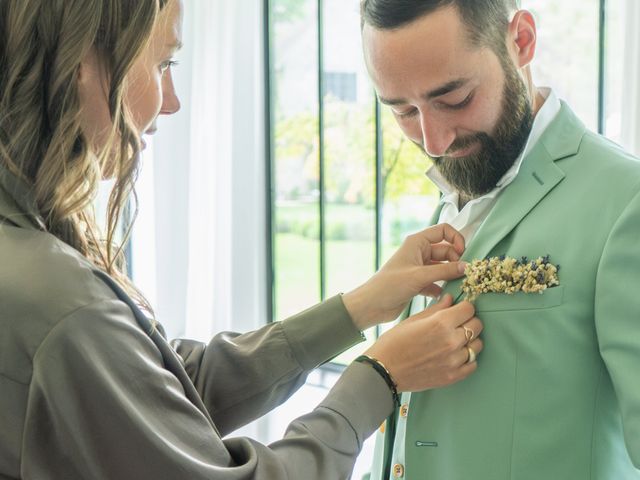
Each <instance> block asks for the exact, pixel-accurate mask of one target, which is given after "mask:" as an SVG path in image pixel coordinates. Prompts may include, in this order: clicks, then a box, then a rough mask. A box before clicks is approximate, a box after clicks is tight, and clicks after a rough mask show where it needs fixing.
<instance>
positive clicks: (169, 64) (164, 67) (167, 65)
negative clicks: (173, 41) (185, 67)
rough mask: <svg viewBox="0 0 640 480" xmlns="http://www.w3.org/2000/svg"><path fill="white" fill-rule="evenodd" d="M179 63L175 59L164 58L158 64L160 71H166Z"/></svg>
mask: <svg viewBox="0 0 640 480" xmlns="http://www.w3.org/2000/svg"><path fill="white" fill-rule="evenodd" d="M179 64H180V63H179V62H178V61H176V60H166V61H164V62H162V63H161V64H160V71H161V72H162V73H164V72H166V71H167V70H169V69H170V68H172V67H175V66H177V65H179Z"/></svg>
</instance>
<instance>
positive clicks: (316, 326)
mask: <svg viewBox="0 0 640 480" xmlns="http://www.w3.org/2000/svg"><path fill="white" fill-rule="evenodd" d="M361 340H363V336H362V334H361V333H360V331H359V330H357V329H356V328H355V326H354V324H353V322H352V320H351V318H350V316H349V314H348V312H347V310H346V308H345V307H344V304H343V302H342V297H340V296H339V295H338V296H335V297H333V298H330V299H328V300H326V301H325V302H323V303H321V304H319V305H316V306H314V307H312V308H310V309H308V310H306V311H304V312H302V313H300V314H298V315H296V316H294V317H291V318H289V319H287V320H285V321H283V322H276V323H272V324H270V325H267V326H266V327H263V328H261V329H259V330H257V331H254V332H250V333H246V334H243V335H239V334H236V333H223V334H220V335H217V336H216V337H214V338H213V340H212V341H211V342H209V343H208V344H204V343H200V342H194V341H191V340H174V341H173V342H172V345H173V347H174V348H175V349H176V351H177V352H178V354H179V355H180V357H181V358H182V359H183V361H184V367H185V369H186V371H187V373H188V374H189V377H190V378H191V380H192V382H193V383H194V385H195V386H196V389H197V390H198V393H199V394H200V397H201V398H202V400H203V402H204V404H205V406H206V407H207V410H208V411H209V414H210V415H211V417H212V418H213V420H214V422H215V424H216V426H217V427H218V429H219V430H220V432H221V433H222V434H223V435H225V434H227V433H229V432H232V431H233V430H235V429H237V428H238V427H240V426H243V425H246V424H247V423H249V422H251V421H253V420H255V419H256V418H259V417H261V416H262V415H264V414H265V413H267V412H269V411H271V410H272V409H273V408H275V407H276V406H278V405H280V404H281V403H282V402H283V401H285V400H286V399H287V398H289V397H290V396H291V394H293V393H294V392H295V391H296V390H297V389H298V388H299V387H300V386H301V385H302V384H303V383H304V382H305V379H306V377H307V374H308V373H309V371H311V370H312V369H314V368H316V367H317V366H318V365H320V364H322V363H324V362H326V361H327V360H329V359H331V358H333V357H334V356H335V355H337V354H338V353H340V352H342V351H344V350H346V349H347V348H349V347H351V346H352V345H354V344H356V343H357V342H359V341H361ZM221 385H224V389H221V388H220V386H221Z"/></svg>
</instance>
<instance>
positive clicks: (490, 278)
mask: <svg viewBox="0 0 640 480" xmlns="http://www.w3.org/2000/svg"><path fill="white" fill-rule="evenodd" d="M559 270H560V265H554V264H552V263H551V262H549V255H547V256H545V257H539V258H538V259H536V260H529V259H527V257H522V258H521V259H519V260H517V259H515V258H511V257H507V256H505V255H502V256H500V257H491V258H489V257H487V258H485V259H484V260H474V261H473V262H471V263H469V264H468V265H467V268H466V270H465V272H464V273H465V275H466V278H465V279H464V282H463V284H462V291H463V292H464V294H465V298H466V299H467V300H469V301H471V302H472V301H474V300H475V299H476V298H478V295H480V294H483V293H507V294H513V293H516V292H525V293H543V292H544V291H545V290H546V289H547V288H549V287H554V286H556V285H560V281H559V280H558V271H559Z"/></svg>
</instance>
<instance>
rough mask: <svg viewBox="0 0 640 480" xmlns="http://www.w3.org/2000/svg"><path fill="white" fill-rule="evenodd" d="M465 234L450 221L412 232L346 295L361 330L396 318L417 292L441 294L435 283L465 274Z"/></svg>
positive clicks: (350, 310)
mask: <svg viewBox="0 0 640 480" xmlns="http://www.w3.org/2000/svg"><path fill="white" fill-rule="evenodd" d="M463 252H464V237H463V236H462V235H461V234H460V233H459V232H458V231H457V230H455V229H454V228H453V227H452V226H450V225H447V224H441V225H436V226H434V227H430V228H427V229H426V230H423V231H422V232H419V233H416V234H413V235H410V236H409V237H407V239H406V240H405V241H404V243H403V244H402V246H401V247H400V249H398V251H397V252H396V253H395V254H394V255H393V256H392V257H391V258H390V259H389V261H388V262H387V263H386V264H385V265H384V266H383V267H382V268H381V269H380V270H379V271H378V272H377V273H376V274H375V275H374V276H373V277H371V278H370V279H369V280H368V281H367V282H366V283H364V284H363V285H361V286H360V287H358V288H356V289H355V290H353V291H351V292H349V293H346V294H344V295H343V297H342V298H343V300H344V304H345V306H346V307H347V310H348V311H349V314H350V315H351V318H352V319H353V321H354V323H355V324H356V326H357V327H358V328H359V329H360V330H365V329H367V328H369V327H372V326H374V325H377V324H379V323H383V322H389V321H391V320H395V319H396V318H397V317H398V315H400V313H401V312H402V310H404V308H405V307H406V306H407V304H408V303H409V301H410V300H411V299H412V298H413V297H415V296H416V295H426V296H430V297H437V296H438V295H440V294H441V293H442V289H441V288H440V287H439V286H437V285H436V284H435V282H437V281H440V280H453V279H456V278H459V277H461V276H462V275H463V274H464V269H465V266H466V264H464V263H462V262H459V261H458V260H460V256H461V255H462V253H463Z"/></svg>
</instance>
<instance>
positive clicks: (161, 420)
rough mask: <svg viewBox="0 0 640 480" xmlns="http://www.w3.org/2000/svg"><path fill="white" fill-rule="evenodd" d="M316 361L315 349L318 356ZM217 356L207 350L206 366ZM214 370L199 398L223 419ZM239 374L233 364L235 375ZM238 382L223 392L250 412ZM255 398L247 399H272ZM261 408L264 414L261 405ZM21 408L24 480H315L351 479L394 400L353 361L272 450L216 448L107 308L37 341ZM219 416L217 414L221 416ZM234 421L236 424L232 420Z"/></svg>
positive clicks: (166, 376) (149, 351)
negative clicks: (358, 458) (214, 407)
mask: <svg viewBox="0 0 640 480" xmlns="http://www.w3.org/2000/svg"><path fill="white" fill-rule="evenodd" d="M294 327H296V326H294ZM269 328H271V329H280V330H281V331H280V332H279V333H276V334H275V336H276V337H278V336H282V335H284V336H286V335H288V333H289V332H288V331H287V329H288V327H287V325H284V324H283V325H282V326H280V327H277V326H271V327H268V329H269ZM268 329H267V331H268ZM294 329H295V328H294ZM296 335H297V334H296ZM296 335H294V337H295V336H296ZM266 337H269V334H268V333H266V332H265V333H263V334H262V335H258V336H257V337H255V338H256V339H257V340H256V342H257V344H258V345H259V344H261V343H264V342H265V338H266ZM251 338H252V337H251V336H248V337H246V338H243V339H241V340H242V342H241V343H242V344H243V345H244V347H243V350H248V351H250V350H251V349H250V345H251V343H252V340H251ZM225 341H228V340H225ZM288 341H291V339H288ZM215 342H216V341H215V340H214V342H213V343H212V344H211V345H209V346H208V347H207V348H206V349H205V350H207V349H209V348H213V346H214V344H215ZM303 347H304V348H303ZM306 348H307V347H306V343H305V342H304V341H302V343H301V344H297V343H295V342H293V343H292V345H291V350H292V352H293V353H292V355H293V357H294V358H295V359H296V360H295V362H302V363H303V365H302V366H299V367H298V368H299V369H300V368H302V369H303V368H305V367H304V365H310V364H311V363H314V362H315V360H316V359H319V357H316V356H315V355H316V353H313V352H311V353H309V352H306V353H305V349H306ZM308 348H312V347H308ZM233 349H234V348H232V350H233ZM298 349H300V351H297V350H298ZM258 350H259V348H258ZM317 353H318V354H320V353H322V352H321V349H320V348H319V350H318V352H317ZM208 355H211V357H210V358H211V359H212V360H208V358H209V357H208ZM226 355H229V354H226ZM247 355H248V353H247ZM306 355H308V357H307V356H306ZM322 356H324V353H323V354H322V355H320V357H322ZM214 358H215V354H213V353H211V354H209V353H203V357H202V361H203V363H206V362H208V361H213V359H214ZM227 361H230V360H227ZM246 361H247V362H248V363H250V361H249V360H246ZM261 361H262V360H260V359H259V360H258V362H261ZM271 361H272V362H273V364H276V363H277V362H276V359H275V358H271ZM304 362H309V363H304ZM187 363H188V362H187ZM223 364H224V362H223ZM200 368H202V366H201V367H200ZM206 368H209V367H206ZM216 368H219V369H221V370H220V374H221V376H220V377H217V376H211V377H210V378H209V381H208V382H203V383H202V384H203V385H204V384H207V387H206V389H207V390H208V393H206V394H205V396H207V395H209V396H210V397H211V398H218V399H221V400H219V401H220V402H222V403H221V404H222V405H226V407H225V408H226V409H227V411H231V410H232V409H233V406H232V403H233V402H232V401H229V402H228V403H225V402H226V400H224V399H225V398H226V392H227V389H228V387H227V385H226V384H225V383H224V381H225V380H224V379H226V378H228V377H229V376H230V374H225V373H224V368H223V367H222V366H218V367H216ZM284 370H285V371H290V370H291V371H294V370H296V369H295V368H293V367H289V368H285V369H284ZM242 372H243V370H242V369H236V368H235V366H234V373H233V374H234V375H241V374H242ZM202 374H203V371H200V375H202ZM249 375H250V376H251V375H254V374H252V373H250V374H249ZM287 375H289V376H290V377H291V378H294V377H295V376H296V374H295V373H287V374H286V375H285V377H286V376H287ZM277 376H278V375H276V376H273V377H272V379H274V378H276V377H277ZM218 378H219V379H220V380H217V379H218ZM287 381H288V380H287ZM295 381H296V380H293V382H294V383H295ZM285 383H286V381H285ZM240 385H241V383H240V384H239V383H236V382H231V386H232V389H231V390H232V391H231V393H230V395H231V396H233V398H234V400H233V401H236V400H237V401H239V402H240V404H241V407H240V408H241V409H247V410H250V408H249V407H245V406H242V403H243V402H245V404H246V405H248V404H250V403H251V400H250V399H248V398H244V396H243V395H242V394H241V392H240V391H241V386H240ZM279 385H280V383H278V381H274V380H271V381H268V382H266V383H264V388H265V389H266V390H269V389H270V388H275V389H276V390H277V389H278V388H279ZM214 390H216V391H215V392H214ZM261 390H262V389H257V390H256V391H254V394H260V395H266V396H268V393H267V392H266V391H264V392H263V391H261ZM275 395H276V396H277V395H281V394H280V393H276V394H275ZM246 402H249V403H246ZM214 403H216V402H214ZM258 404H260V405H264V407H262V408H267V407H266V405H268V404H269V401H266V400H261V401H259V402H258ZM25 408H26V412H25V418H26V421H25V427H24V438H23V442H22V444H23V452H22V460H21V461H22V464H21V470H22V472H21V473H22V478H25V479H39V480H46V479H54V478H55V479H59V478H91V479H95V480H102V479H104V480H106V479H114V478H122V479H125V478H126V479H128V478H135V479H176V478H189V479H194V480H198V479H224V480H249V479H265V480H267V479H268V480H275V479H299V478H305V479H308V480H314V479H341V478H347V477H348V476H349V474H350V472H351V470H352V468H353V464H354V461H355V458H356V456H357V454H358V452H359V450H360V448H361V445H362V442H363V440H364V439H365V438H366V437H367V436H368V435H370V434H371V433H372V432H373V430H374V429H375V428H376V426H377V425H378V424H380V422H381V421H382V420H383V419H384V417H385V416H386V415H388V414H389V413H390V411H391V408H392V400H391V395H390V393H389V392H388V389H387V387H386V385H385V384H384V381H383V380H382V379H381V378H379V377H378V376H377V374H376V373H375V372H374V371H373V369H371V368H369V367H368V366H366V365H361V364H354V365H352V366H350V367H349V368H348V369H347V370H346V371H345V373H344V375H343V376H342V378H341V379H340V380H339V381H338V383H337V384H336V386H335V387H334V388H333V389H332V391H331V392H330V393H329V395H328V396H327V397H326V399H325V400H324V401H323V402H322V403H321V404H320V405H319V406H318V407H316V408H315V409H314V410H313V411H312V412H311V413H309V414H308V415H306V416H303V417H300V418H298V419H296V420H295V421H294V422H292V424H291V425H290V426H289V428H288V430H287V432H286V434H285V436H284V438H283V439H282V440H280V441H278V442H275V443H273V444H271V445H269V446H265V445H261V444H259V443H257V442H255V441H253V440H250V439H246V438H235V439H227V440H224V441H223V440H222V439H221V438H220V436H219V434H218V432H217V430H216V428H215V426H214V424H212V423H211V421H210V419H209V418H208V417H207V415H206V414H205V413H203V412H202V411H201V410H200V409H198V408H197V407H196V406H195V405H194V404H193V403H192V402H190V401H189V400H188V398H187V397H186V395H185V389H184V387H183V384H182V383H181V382H180V381H179V380H178V378H177V377H176V376H175V375H174V374H172V373H171V372H170V371H168V370H167V369H166V368H165V365H164V363H163V357H162V354H161V353H160V350H159V349H158V347H157V346H156V345H155V344H154V343H153V341H152V340H151V339H150V337H149V336H148V335H147V334H146V333H145V332H143V331H142V330H141V329H140V327H139V326H138V325H137V323H136V321H135V319H134V318H133V316H132V314H131V310H130V309H129V308H128V306H127V305H126V304H124V303H122V302H121V301H118V300H105V301H103V302H100V303H96V304H92V305H89V306H87V307H84V308H81V309H79V310H76V311H75V312H74V313H73V314H71V315H69V316H68V317H66V318H65V319H64V320H62V321H61V322H59V323H58V324H57V326H56V327H55V328H54V329H53V330H52V331H51V332H50V333H49V335H48V336H47V337H46V339H45V340H44V342H43V343H42V344H41V345H40V347H39V349H38V351H37V353H36V355H35V356H34V360H33V377H32V380H31V384H30V390H29V398H28V402H27V405H26V406H25ZM223 411H224V408H222V407H221V408H220V410H219V411H218V415H217V418H222V417H221V416H220V415H222V412H223ZM243 415H244V417H245V418H246V414H243ZM234 422H235V423H237V422H238V420H236V421H232V422H229V424H233V423H234ZM223 423H224V422H223Z"/></svg>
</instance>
